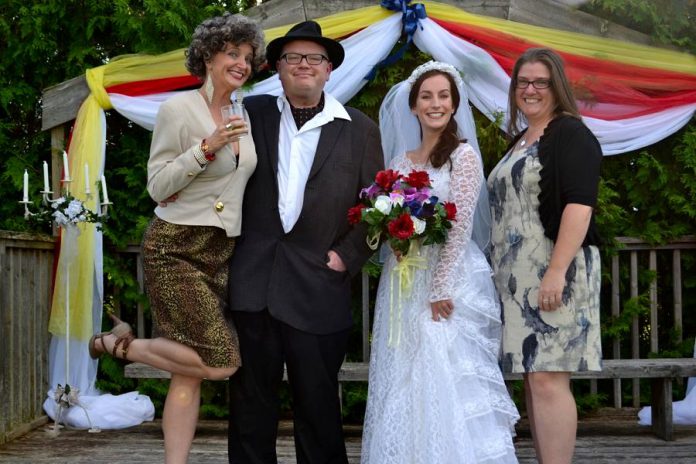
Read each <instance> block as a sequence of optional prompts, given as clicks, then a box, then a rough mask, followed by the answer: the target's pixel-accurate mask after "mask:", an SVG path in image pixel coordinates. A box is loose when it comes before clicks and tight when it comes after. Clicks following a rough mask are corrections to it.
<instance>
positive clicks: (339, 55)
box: [266, 21, 345, 69]
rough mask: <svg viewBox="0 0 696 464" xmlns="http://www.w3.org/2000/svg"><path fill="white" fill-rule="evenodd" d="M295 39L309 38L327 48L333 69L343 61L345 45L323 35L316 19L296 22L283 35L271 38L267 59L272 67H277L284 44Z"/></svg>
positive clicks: (267, 48) (267, 47)
mask: <svg viewBox="0 0 696 464" xmlns="http://www.w3.org/2000/svg"><path fill="white" fill-rule="evenodd" d="M293 40H309V41H311V42H315V43H318V44H319V45H321V46H322V47H324V48H325V49H326V53H328V54H329V61H331V64H332V65H333V69H336V68H338V67H339V66H340V65H341V63H343V57H344V56H345V52H344V51H343V45H341V44H340V43H339V42H337V41H335V40H333V39H329V38H328V37H323V36H322V35H321V26H320V25H319V24H318V23H317V22H315V21H305V22H302V23H299V24H295V25H294V26H292V28H291V29H290V30H289V31H288V32H287V34H285V35H284V36H283V37H278V38H277V39H273V40H271V42H270V43H269V44H268V45H267V46H266V60H268V65H269V66H270V67H271V69H275V68H276V62H277V61H278V60H279V59H280V53H281V52H282V51H283V46H285V44H287V43H288V42H292V41H293Z"/></svg>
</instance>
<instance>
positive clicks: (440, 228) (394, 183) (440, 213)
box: [348, 169, 457, 256]
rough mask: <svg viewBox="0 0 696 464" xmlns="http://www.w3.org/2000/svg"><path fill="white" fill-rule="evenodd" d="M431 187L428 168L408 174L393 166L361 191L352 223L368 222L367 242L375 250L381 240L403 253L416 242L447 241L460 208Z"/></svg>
mask: <svg viewBox="0 0 696 464" xmlns="http://www.w3.org/2000/svg"><path fill="white" fill-rule="evenodd" d="M431 188H432V186H431V184H430V177H429V176H428V173H427V172H425V171H411V173H410V174H408V175H407V176H404V175H403V174H401V173H399V172H398V171H394V170H391V169H387V170H384V171H380V172H378V173H377V175H376V176H375V181H374V182H373V183H372V184H371V185H370V186H369V187H365V188H364V189H362V190H361V191H360V203H358V204H357V205H355V206H353V207H352V208H350V209H349V210H348V222H350V223H351V224H358V223H360V222H364V223H366V224H367V230H368V232H367V243H368V245H369V246H370V248H372V249H373V250H374V249H377V246H379V242H380V240H386V241H388V242H389V245H390V246H391V247H392V249H393V250H395V251H399V252H400V253H401V254H402V255H403V256H405V255H407V254H408V251H409V249H410V248H411V245H412V244H414V243H416V242H422V244H423V245H432V244H437V243H444V241H445V240H446V239H447V231H448V229H450V228H452V221H454V220H455V217H456V214H457V207H456V205H455V204H454V203H449V202H440V201H438V198H437V197H436V196H433V195H432V194H431V191H430V190H431Z"/></svg>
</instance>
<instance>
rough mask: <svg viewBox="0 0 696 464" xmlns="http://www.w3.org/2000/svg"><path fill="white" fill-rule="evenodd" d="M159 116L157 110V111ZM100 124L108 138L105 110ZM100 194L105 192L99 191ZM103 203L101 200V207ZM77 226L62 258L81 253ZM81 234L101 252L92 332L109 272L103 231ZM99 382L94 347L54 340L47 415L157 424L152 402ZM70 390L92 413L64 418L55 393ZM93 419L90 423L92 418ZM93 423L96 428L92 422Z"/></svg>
mask: <svg viewBox="0 0 696 464" xmlns="http://www.w3.org/2000/svg"><path fill="white" fill-rule="evenodd" d="M155 111H156V110H155ZM100 124H101V126H102V133H104V134H106V118H105V115H104V112H103V111H100ZM100 149H101V150H102V156H101V157H99V159H101V160H102V165H101V166H98V169H99V171H98V172H99V174H100V176H101V174H103V172H104V160H105V157H104V156H103V155H104V152H105V150H106V141H102V144H101V147H100ZM94 194H95V195H99V191H98V190H97V191H95V192H94ZM99 201H100V200H99V199H97V202H99ZM76 233H78V231H77V226H69V227H68V229H66V230H64V233H63V238H62V243H61V255H62V256H63V257H70V256H72V257H73V258H74V257H75V256H76V255H77V253H79V252H80V250H78V249H77V243H76V239H77V236H76ZM80 233H93V234H94V246H95V249H96V250H98V252H97V253H95V254H94V261H93V272H94V279H90V280H88V281H89V282H94V291H93V293H92V295H93V296H92V318H91V320H92V332H93V333H96V332H99V331H100V330H101V325H102V307H103V303H104V279H103V276H104V269H103V264H104V263H103V254H102V252H101V250H102V238H103V235H102V232H101V231H100V230H95V229H92V228H90V229H88V230H84V231H82V232H80ZM69 261H73V259H67V260H65V259H61V263H63V265H65V266H70V262H69ZM62 275H63V276H68V275H69V272H64V273H63V274H62ZM65 284H66V282H65V281H56V285H65ZM67 284H68V285H80V282H78V281H77V278H75V280H74V281H69V282H67ZM96 380H97V360H95V359H92V358H91V357H90V356H89V351H88V346H87V344H86V343H85V342H84V340H80V339H77V338H75V337H73V336H70V335H68V336H65V335H56V334H53V335H52V336H51V341H50V344H49V350H48V385H49V391H48V393H47V397H46V400H45V401H44V403H43V408H44V411H46V414H47V415H48V416H49V417H50V418H51V419H52V420H54V421H59V422H60V423H62V424H65V425H67V426H69V427H74V428H88V427H90V426H95V427H99V428H101V429H120V428H124V427H131V426H133V425H137V424H140V423H141V422H143V421H146V420H152V419H153V418H154V414H155V407H154V405H153V404H152V401H151V400H150V398H149V397H147V396H144V395H139V394H138V392H131V393H126V394H123V395H116V396H114V395H109V394H107V395H102V394H101V392H100V391H99V390H98V389H97V388H96V387H95V382H96ZM66 384H68V385H70V387H71V388H73V389H75V388H76V389H78V390H79V396H78V398H79V402H80V404H81V405H82V406H83V407H84V409H85V410H86V411H87V414H85V411H84V410H82V409H81V408H79V407H71V408H69V409H67V410H64V411H63V412H62V413H61V417H58V412H59V408H58V403H56V401H55V400H54V397H53V395H54V391H55V388H56V387H57V386H58V385H63V386H64V385H66ZM87 415H89V420H88V419H87V417H88V416H87ZM90 421H91V423H90Z"/></svg>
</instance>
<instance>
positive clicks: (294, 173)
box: [278, 92, 351, 233]
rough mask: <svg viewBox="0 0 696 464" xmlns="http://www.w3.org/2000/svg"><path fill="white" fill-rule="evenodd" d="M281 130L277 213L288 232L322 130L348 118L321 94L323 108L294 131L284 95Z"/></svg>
mask: <svg viewBox="0 0 696 464" xmlns="http://www.w3.org/2000/svg"><path fill="white" fill-rule="evenodd" d="M278 111H280V113H281V115H280V131H279V134H278V211H279V213H280V220H281V222H282V223H283V230H285V233H288V232H290V231H291V230H292V228H293V227H294V226H295V223H296V222H297V220H298V219H299V217H300V212H301V211H302V204H303V202H304V191H305V185H306V184H307V178H308V177H309V171H310V170H311V168H312V163H313V162H314V155H315V153H316V151H317V145H318V144H319V136H320V135H321V127H322V126H323V125H325V124H328V123H330V122H332V121H333V120H334V119H338V118H340V119H346V120H348V121H350V120H351V119H350V116H349V115H348V112H347V111H346V109H345V108H343V105H341V103H340V102H339V101H338V100H336V99H335V98H334V97H332V96H331V95H329V94H328V93H326V92H324V109H323V110H322V111H321V112H320V113H318V114H317V115H316V116H314V117H313V118H312V119H310V120H309V121H307V122H306V123H305V125H304V126H302V128H300V129H299V130H298V129H297V124H295V119H294V118H293V116H292V111H291V109H290V103H289V102H288V100H287V98H285V94H281V95H280V96H279V97H278Z"/></svg>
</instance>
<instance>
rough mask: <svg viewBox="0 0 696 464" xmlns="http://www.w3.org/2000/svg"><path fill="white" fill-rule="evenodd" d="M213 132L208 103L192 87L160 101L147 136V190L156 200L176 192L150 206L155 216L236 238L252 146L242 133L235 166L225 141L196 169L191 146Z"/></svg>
mask: <svg viewBox="0 0 696 464" xmlns="http://www.w3.org/2000/svg"><path fill="white" fill-rule="evenodd" d="M214 130H215V122H214V121H213V118H212V116H211V115H210V111H209V110H208V105H207V104H206V102H205V100H204V99H203V96H202V95H201V94H200V93H199V92H198V91H197V90H191V91H187V92H182V93H180V94H178V95H175V96H174V97H172V98H170V99H169V100H167V101H166V102H164V103H163V104H162V106H160V109H159V112H158V113H157V121H156V123H155V130H154V132H153V134H152V145H151V147H150V159H149V161H148V163H147V191H148V193H149V194H150V196H151V197H152V199H153V200H155V201H156V202H161V201H163V200H165V199H167V198H169V197H170V196H172V195H174V194H177V195H178V198H177V200H176V201H174V202H169V203H167V205H166V206H158V207H157V208H155V214H156V215H157V216H158V217H159V218H160V219H163V220H165V221H167V222H171V223H173V224H182V225H202V226H214V227H219V228H221V229H224V230H225V233H226V235H227V236H228V237H236V236H238V235H239V233H240V231H241V222H242V199H243V197H244V188H245V187H246V184H247V181H248V180H249V177H250V176H251V174H252V173H253V172H254V169H255V168H256V147H255V146H254V141H253V138H252V137H251V135H248V136H246V137H243V138H242V139H240V142H239V150H240V155H239V166H238V167H237V168H235V160H234V153H233V151H232V148H231V145H227V146H225V147H224V148H222V149H221V150H220V151H218V152H217V158H216V159H215V161H212V162H210V163H209V164H208V165H207V166H206V167H204V168H201V166H200V165H199V164H198V162H197V161H196V159H195V158H194V156H193V149H194V147H196V146H198V145H200V143H201V140H203V139H204V138H205V137H208V136H209V135H210V134H212V133H213V131H214Z"/></svg>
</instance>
